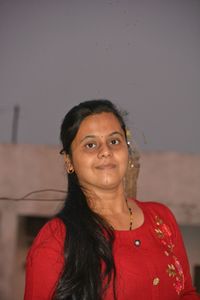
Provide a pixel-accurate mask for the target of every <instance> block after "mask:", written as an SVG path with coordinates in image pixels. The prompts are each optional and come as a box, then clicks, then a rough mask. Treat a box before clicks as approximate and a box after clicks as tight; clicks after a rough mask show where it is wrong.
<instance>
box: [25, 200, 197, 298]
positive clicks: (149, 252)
mask: <svg viewBox="0 0 200 300" xmlns="http://www.w3.org/2000/svg"><path fill="white" fill-rule="evenodd" d="M133 201H137V200H133ZM137 204H138V205H139V206H140V208H141V209H142V211H143V213H144V223H143V224H142V226H140V227H139V228H136V229H134V230H132V231H130V230H128V231H125V230H123V231H117V230H116V231H115V243H114V249H113V254H114V258H115V264H116V270H117V296H118V300H133V299H138V300H180V299H181V300H198V299H200V298H199V297H198V296H197V294H196V292H195V289H194V288H193V286H192V281H191V276H190V271H189V264H188V259H187V255H186V252H185V247H184V245H183V241H182V237H181V234H180V231H179V228H178V225H177V223H176V220H175V218H174V216H173V214H172V212H171V211H170V210H169V209H168V208H167V207H166V206H164V205H163V204H160V203H156V202H140V201H137ZM65 235H66V229H65V225H64V224H63V223H62V221H61V220H60V219H58V218H54V219H52V220H51V221H49V222H47V224H46V225H45V226H44V227H43V228H42V229H41V230H40V232H39V234H38V235H37V237H36V238H35V240H34V242H33V245H32V247H31V248H30V250H29V253H28V255H27V263H26V286H25V295H24V300H50V299H53V298H52V297H53V292H54V289H55V286H56V283H57V281H58V279H59V276H60V274H61V272H62V268H63V264H64V258H63V257H64V252H63V246H64V239H65ZM80 300H81V299H80ZM94 300H95V299H94ZM103 300H113V293H112V287H110V288H108V290H107V293H106V295H105V297H104V299H103Z"/></svg>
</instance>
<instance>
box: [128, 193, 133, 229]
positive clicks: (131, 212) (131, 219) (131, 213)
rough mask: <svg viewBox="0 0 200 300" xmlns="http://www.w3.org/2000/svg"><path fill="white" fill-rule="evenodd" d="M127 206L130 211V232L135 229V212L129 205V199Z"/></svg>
mask: <svg viewBox="0 0 200 300" xmlns="http://www.w3.org/2000/svg"><path fill="white" fill-rule="evenodd" d="M126 205H127V208H128V210H129V214H130V223H129V230H132V229H133V211H132V208H131V207H130V206H129V205H128V201H127V199H126Z"/></svg>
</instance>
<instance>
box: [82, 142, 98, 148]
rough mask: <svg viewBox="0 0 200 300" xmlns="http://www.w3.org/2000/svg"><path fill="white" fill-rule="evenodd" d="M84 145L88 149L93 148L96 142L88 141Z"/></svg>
mask: <svg viewBox="0 0 200 300" xmlns="http://www.w3.org/2000/svg"><path fill="white" fill-rule="evenodd" d="M85 147H86V148H88V149H93V148H95V147H96V144H95V143H88V144H86V145H85Z"/></svg>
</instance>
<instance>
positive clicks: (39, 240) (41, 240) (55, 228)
mask: <svg viewBox="0 0 200 300" xmlns="http://www.w3.org/2000/svg"><path fill="white" fill-rule="evenodd" d="M65 234H66V229H65V225H64V223H63V222H62V221H61V220H60V219H59V218H53V219H51V220H50V221H48V222H47V223H46V224H45V225H44V226H43V227H42V228H41V229H40V231H39V233H38V234H37V236H36V237H35V239H34V241H33V243H32V246H31V248H30V249H29V252H28V258H33V257H34V256H37V255H39V254H41V253H43V252H44V253H51V252H57V253H58V252H59V253H60V252H61V251H62V250H63V246H64V240H65Z"/></svg>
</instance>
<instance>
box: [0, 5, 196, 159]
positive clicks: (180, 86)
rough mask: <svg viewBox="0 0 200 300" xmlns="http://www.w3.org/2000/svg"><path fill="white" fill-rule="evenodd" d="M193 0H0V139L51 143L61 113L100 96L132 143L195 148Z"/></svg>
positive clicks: (144, 147) (147, 147)
mask: <svg viewBox="0 0 200 300" xmlns="http://www.w3.org/2000/svg"><path fill="white" fill-rule="evenodd" d="M199 96H200V1H199V0H167V1H164V0H163V1H161V0H160V1H158V0H121V1H119V0H118V1H117V0H115V1H114V0H107V1H106V0H90V1H89V0H73V1H72V0H62V1H60V0H55V1H52V0H43V1H41V0H40V1H38V0H17V1H16V0H0V142H2V143H3V142H10V141H11V131H12V120H13V108H14V106H15V105H17V104H18V105H19V106H20V118H19V128H18V142H19V143H33V144H58V143H59V127H60V123H61V120H62V119H63V117H64V115H65V113H66V112H67V111H68V110H69V109H70V108H71V107H72V106H73V105H74V104H78V103H79V102H80V101H84V100H87V99H92V98H108V99H110V100H112V101H113V102H115V103H116V104H117V105H119V107H120V108H121V109H122V110H126V111H127V112H129V116H128V126H129V127H130V129H131V131H132V133H133V136H134V138H135V140H136V143H137V145H138V147H139V149H141V150H145V151H147V150H152V151H157V150H161V151H178V152H192V153H200V118H199V114H200V97H199Z"/></svg>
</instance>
